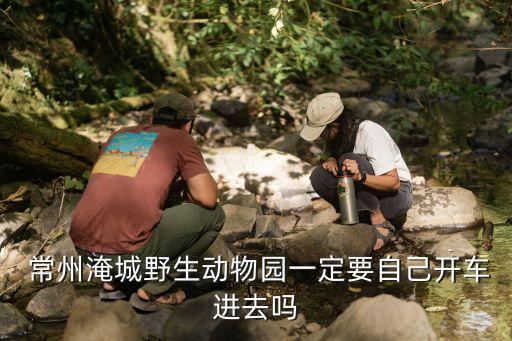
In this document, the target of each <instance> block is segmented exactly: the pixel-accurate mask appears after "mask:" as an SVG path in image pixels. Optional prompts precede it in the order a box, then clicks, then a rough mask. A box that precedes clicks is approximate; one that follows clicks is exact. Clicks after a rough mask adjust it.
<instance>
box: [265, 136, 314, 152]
mask: <svg viewBox="0 0 512 341" xmlns="http://www.w3.org/2000/svg"><path fill="white" fill-rule="evenodd" d="M306 145H307V142H306V141H305V140H304V139H302V138H301V137H300V136H299V134H298V133H292V134H285V135H283V136H280V137H278V138H277V139H275V140H274V141H272V142H270V144H269V145H268V147H269V148H272V149H276V150H279V151H281V152H283V153H289V154H293V155H299V149H306V148H305V146H306Z"/></svg>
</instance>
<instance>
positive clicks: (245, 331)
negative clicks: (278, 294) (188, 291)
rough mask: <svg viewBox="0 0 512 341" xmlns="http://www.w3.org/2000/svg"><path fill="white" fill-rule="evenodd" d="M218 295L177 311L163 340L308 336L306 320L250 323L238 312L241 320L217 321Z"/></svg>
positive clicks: (296, 337) (213, 294) (166, 326)
mask: <svg viewBox="0 0 512 341" xmlns="http://www.w3.org/2000/svg"><path fill="white" fill-rule="evenodd" d="M224 294H225V293H224V292H221V291H216V292H212V293H209V294H206V295H203V296H200V297H197V298H193V299H190V300H187V301H185V302H184V303H183V304H181V305H179V306H178V307H176V309H175V310H174V311H173V313H172V315H171V318H170V319H169V320H168V321H167V323H166V324H165V326H164V330H163V333H162V334H163V335H162V339H163V340H165V341H181V340H183V341H188V340H196V341H203V340H204V341H207V340H252V341H259V340H261V341H265V340H285V339H287V337H288V338H290V339H291V340H296V339H298V337H299V330H300V332H301V333H304V330H303V329H304V326H305V318H304V316H303V315H299V316H297V319H296V320H294V321H288V320H279V321H270V320H267V321H263V320H246V319H244V318H243V315H244V311H238V314H237V316H239V318H240V319H238V320H226V319H220V318H217V319H213V317H214V316H215V312H216V309H215V303H216V302H217V300H216V298H215V295H218V296H219V297H223V296H224Z"/></svg>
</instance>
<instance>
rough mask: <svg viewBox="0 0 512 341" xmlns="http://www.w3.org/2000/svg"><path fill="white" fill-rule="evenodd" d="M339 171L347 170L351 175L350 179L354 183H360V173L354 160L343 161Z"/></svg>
mask: <svg viewBox="0 0 512 341" xmlns="http://www.w3.org/2000/svg"><path fill="white" fill-rule="evenodd" d="M341 169H342V170H345V169H347V170H348V171H349V172H350V173H352V178H353V179H354V181H361V172H360V171H359V165H358V164H357V161H356V160H350V159H345V160H343V166H342V167H341Z"/></svg>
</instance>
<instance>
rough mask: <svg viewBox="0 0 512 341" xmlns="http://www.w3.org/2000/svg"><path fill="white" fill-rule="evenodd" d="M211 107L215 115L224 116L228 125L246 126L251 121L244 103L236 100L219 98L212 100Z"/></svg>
mask: <svg viewBox="0 0 512 341" xmlns="http://www.w3.org/2000/svg"><path fill="white" fill-rule="evenodd" d="M211 108H212V111H213V112H215V113H216V114H217V115H219V116H221V117H224V118H225V119H226V121H227V123H228V125H231V126H234V127H246V126H249V125H250V123H251V121H250V118H251V117H250V115H249V108H248V107H247V104H246V103H243V102H240V101H237V100H220V101H215V102H213V103H212V107H211Z"/></svg>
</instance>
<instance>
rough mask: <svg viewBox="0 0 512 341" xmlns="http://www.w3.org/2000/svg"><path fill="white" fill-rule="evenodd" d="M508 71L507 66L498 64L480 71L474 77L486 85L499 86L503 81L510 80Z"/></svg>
mask: <svg viewBox="0 0 512 341" xmlns="http://www.w3.org/2000/svg"><path fill="white" fill-rule="evenodd" d="M510 72H511V71H510V68H509V67H508V66H499V67H495V68H492V69H489V70H485V71H482V72H480V73H479V74H478V76H476V79H477V81H479V82H480V83H483V84H486V85H491V86H499V85H501V84H502V83H503V82H505V81H508V80H510Z"/></svg>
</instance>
